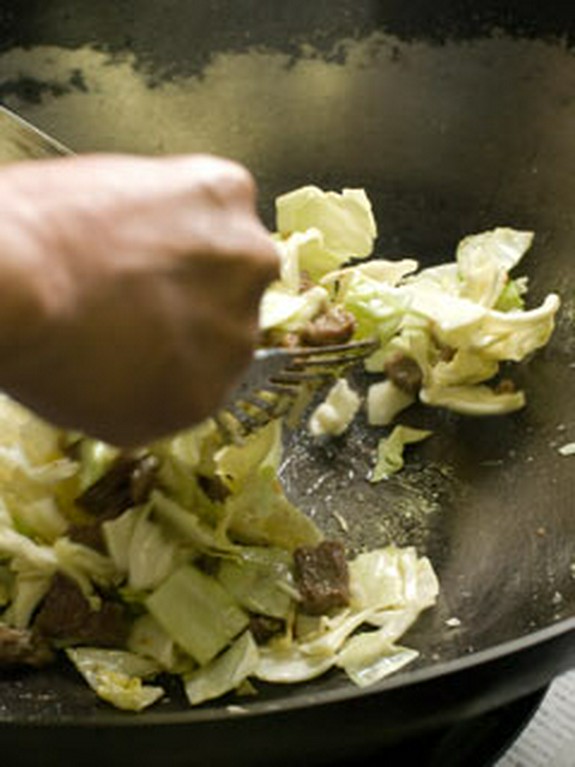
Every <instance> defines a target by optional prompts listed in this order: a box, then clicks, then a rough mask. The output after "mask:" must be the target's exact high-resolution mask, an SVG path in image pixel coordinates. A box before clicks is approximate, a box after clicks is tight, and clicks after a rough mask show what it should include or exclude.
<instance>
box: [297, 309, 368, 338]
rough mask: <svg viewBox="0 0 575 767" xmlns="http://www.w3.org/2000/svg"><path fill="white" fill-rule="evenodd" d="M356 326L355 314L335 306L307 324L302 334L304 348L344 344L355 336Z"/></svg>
mask: <svg viewBox="0 0 575 767" xmlns="http://www.w3.org/2000/svg"><path fill="white" fill-rule="evenodd" d="M355 326H356V321H355V317H354V316H353V314H351V313H350V312H347V311H346V310H345V309H342V308H341V307H339V306H335V307H333V308H331V309H328V310H327V311H326V312H324V313H323V314H320V315H319V317H316V318H315V319H314V320H312V321H311V322H308V323H307V324H306V326H305V327H304V328H303V330H302V331H301V333H300V337H301V342H302V344H303V345H304V346H328V345H330V344H344V343H346V342H347V341H349V340H350V338H351V337H352V336H353V333H354V331H355Z"/></svg>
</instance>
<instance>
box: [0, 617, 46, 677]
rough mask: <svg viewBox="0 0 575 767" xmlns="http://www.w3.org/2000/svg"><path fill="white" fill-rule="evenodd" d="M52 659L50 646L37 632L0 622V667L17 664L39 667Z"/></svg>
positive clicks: (6, 667)
mask: <svg viewBox="0 0 575 767" xmlns="http://www.w3.org/2000/svg"><path fill="white" fill-rule="evenodd" d="M53 660H54V652H53V651H52V648H51V647H50V645H49V644H48V642H47V641H46V639H44V638H43V637H41V636H40V635H39V634H38V633H37V632H35V631H30V630H28V629H15V628H12V627H11V626H6V625H4V624H3V623H0V669H2V670H6V669H12V668H17V667H19V666H33V667H34V668H39V667H41V666H46V665H48V664H49V663H52V661H53Z"/></svg>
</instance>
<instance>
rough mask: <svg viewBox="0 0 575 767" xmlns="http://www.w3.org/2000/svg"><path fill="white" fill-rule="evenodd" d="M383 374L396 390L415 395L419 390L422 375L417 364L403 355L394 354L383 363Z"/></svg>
mask: <svg viewBox="0 0 575 767" xmlns="http://www.w3.org/2000/svg"><path fill="white" fill-rule="evenodd" d="M385 372H386V374H387V376H388V378H390V379H391V380H392V381H393V383H394V384H395V385H396V386H397V388H398V389H401V390H402V391H404V392H406V393H407V394H414V395H415V394H417V392H418V391H419V390H420V389H421V384H422V382H423V374H422V372H421V368H420V367H419V365H418V364H417V362H416V361H415V360H414V359H412V358H411V357H407V356H406V355H405V354H395V355H393V356H392V357H391V358H390V359H389V360H387V362H386V363H385Z"/></svg>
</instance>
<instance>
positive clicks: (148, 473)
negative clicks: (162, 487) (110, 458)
mask: <svg viewBox="0 0 575 767" xmlns="http://www.w3.org/2000/svg"><path fill="white" fill-rule="evenodd" d="M157 469H158V462H157V460H156V459H155V458H154V456H145V457H143V458H142V457H138V458H133V457H131V456H121V457H120V458H118V459H117V460H116V461H114V463H113V464H112V466H111V467H110V469H108V471H107V472H106V473H105V474H104V475H103V476H102V477H100V479H98V480H97V481H96V482H94V484H93V485H90V487H88V488H87V489H86V490H85V491H84V492H83V493H82V494H81V495H80V496H79V497H78V498H77V499H76V503H77V504H78V505H79V506H81V507H82V508H83V509H85V510H86V511H88V512H89V513H90V514H94V515H95V516H98V517H106V518H107V519H110V518H111V517H114V516H118V515H119V514H121V513H122V512H123V511H126V509H129V508H130V507H131V506H136V505H137V504H139V503H144V502H145V501H146V500H147V498H148V497H149V494H150V492H151V490H152V488H153V485H154V481H155V478H156V473H157Z"/></svg>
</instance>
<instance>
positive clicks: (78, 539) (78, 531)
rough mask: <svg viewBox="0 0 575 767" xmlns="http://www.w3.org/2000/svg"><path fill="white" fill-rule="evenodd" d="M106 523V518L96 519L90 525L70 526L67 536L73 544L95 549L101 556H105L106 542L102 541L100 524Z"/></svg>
mask: <svg viewBox="0 0 575 767" xmlns="http://www.w3.org/2000/svg"><path fill="white" fill-rule="evenodd" d="M105 521H106V517H104V518H103V519H98V520H97V521H96V522H92V523H91V524H84V525H81V524H78V525H70V527H69V528H68V532H67V536H68V538H69V539H70V540H71V541H74V543H81V544H82V545H84V546H88V548H90V549H95V550H96V551H99V552H100V553H101V554H106V553H107V549H106V541H105V540H104V534H103V533H102V522H105Z"/></svg>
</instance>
